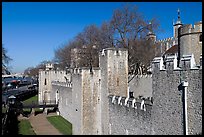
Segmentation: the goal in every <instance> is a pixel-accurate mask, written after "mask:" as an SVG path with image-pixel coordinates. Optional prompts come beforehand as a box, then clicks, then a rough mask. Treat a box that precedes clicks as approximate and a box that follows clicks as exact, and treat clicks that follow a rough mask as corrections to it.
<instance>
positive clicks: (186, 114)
mask: <svg viewBox="0 0 204 137" xmlns="http://www.w3.org/2000/svg"><path fill="white" fill-rule="evenodd" d="M182 86H183V87H184V91H183V94H184V113H185V114H184V116H185V119H184V120H185V121H184V126H185V135H188V111H187V87H188V82H187V81H183V82H182Z"/></svg>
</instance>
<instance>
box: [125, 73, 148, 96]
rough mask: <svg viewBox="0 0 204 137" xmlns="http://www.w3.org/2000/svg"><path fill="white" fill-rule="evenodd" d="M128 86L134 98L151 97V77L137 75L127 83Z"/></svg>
mask: <svg viewBox="0 0 204 137" xmlns="http://www.w3.org/2000/svg"><path fill="white" fill-rule="evenodd" d="M128 86H129V90H130V91H132V92H133V95H134V97H135V98H138V97H139V96H142V97H145V98H147V97H152V75H137V76H135V77H134V78H133V79H132V80H131V81H130V82H129V83H128Z"/></svg>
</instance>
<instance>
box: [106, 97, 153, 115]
mask: <svg viewBox="0 0 204 137" xmlns="http://www.w3.org/2000/svg"><path fill="white" fill-rule="evenodd" d="M109 98H110V99H111V103H112V104H114V105H120V106H125V107H129V108H132V109H138V110H141V111H147V109H146V108H147V107H146V106H147V105H148V106H152V105H153V99H152V97H151V98H128V97H122V96H114V95H109Z"/></svg>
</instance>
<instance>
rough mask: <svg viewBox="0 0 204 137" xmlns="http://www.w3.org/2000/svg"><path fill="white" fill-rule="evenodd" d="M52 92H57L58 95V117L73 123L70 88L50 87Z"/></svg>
mask: <svg viewBox="0 0 204 137" xmlns="http://www.w3.org/2000/svg"><path fill="white" fill-rule="evenodd" d="M52 89H53V91H58V93H59V105H58V109H59V112H60V115H61V116H62V117H64V118H65V119H66V120H68V121H69V122H70V123H73V122H74V121H73V112H72V111H73V109H72V105H73V103H72V101H73V100H72V89H71V87H66V86H62V85H52Z"/></svg>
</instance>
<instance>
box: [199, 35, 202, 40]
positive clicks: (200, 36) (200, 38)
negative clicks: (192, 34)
mask: <svg viewBox="0 0 204 137" xmlns="http://www.w3.org/2000/svg"><path fill="white" fill-rule="evenodd" d="M199 42H202V34H200V38H199Z"/></svg>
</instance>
